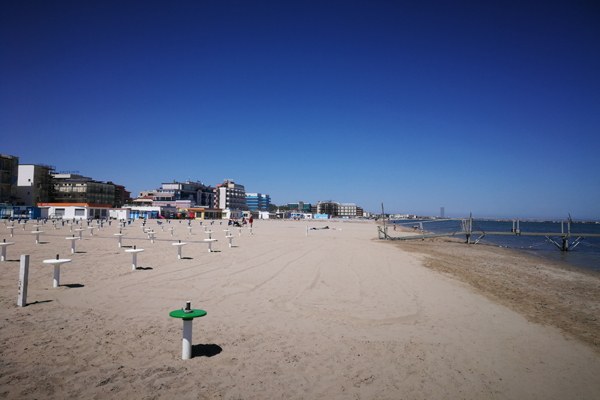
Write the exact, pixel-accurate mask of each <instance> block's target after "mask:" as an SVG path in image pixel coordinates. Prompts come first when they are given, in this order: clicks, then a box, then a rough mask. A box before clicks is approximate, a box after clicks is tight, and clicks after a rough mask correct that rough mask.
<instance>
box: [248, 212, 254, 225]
mask: <svg viewBox="0 0 600 400" xmlns="http://www.w3.org/2000/svg"><path fill="white" fill-rule="evenodd" d="M248 222H249V223H250V228H252V224H253V223H254V218H252V215H251V216H250V218H249V219H248Z"/></svg>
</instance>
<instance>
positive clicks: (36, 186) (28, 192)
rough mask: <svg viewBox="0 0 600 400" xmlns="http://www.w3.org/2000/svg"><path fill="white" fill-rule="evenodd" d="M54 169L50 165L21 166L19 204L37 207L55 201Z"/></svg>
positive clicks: (18, 180)
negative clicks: (39, 204)
mask: <svg viewBox="0 0 600 400" xmlns="http://www.w3.org/2000/svg"><path fill="white" fill-rule="evenodd" d="M53 173H54V167H51V166H49V165H41V164H40V165H37V164H19V174H18V175H19V176H18V179H17V197H18V200H17V203H18V204H19V205H24V206H35V205H37V204H38V203H48V202H51V201H53V200H54V183H53V180H52V174H53Z"/></svg>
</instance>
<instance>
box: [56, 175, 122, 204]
mask: <svg viewBox="0 0 600 400" xmlns="http://www.w3.org/2000/svg"><path fill="white" fill-rule="evenodd" d="M52 177H53V179H54V202H55V203H77V204H108V205H110V206H111V207H112V206H113V205H114V202H115V185H114V184H112V183H106V182H100V181H96V180H93V179H92V178H89V177H87V176H82V175H79V174H71V173H65V174H53V175H52Z"/></svg>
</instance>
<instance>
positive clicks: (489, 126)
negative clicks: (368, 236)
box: [0, 1, 600, 219]
mask: <svg viewBox="0 0 600 400" xmlns="http://www.w3.org/2000/svg"><path fill="white" fill-rule="evenodd" d="M417 3H418V4H417ZM488 3H489V4H488ZM492 3H494V4H492ZM0 35H1V38H0V39H1V40H0V70H1V71H2V74H1V77H0V133H1V136H2V144H1V146H0V152H2V153H5V154H13V155H17V156H19V157H20V159H21V162H23V163H44V164H51V165H54V166H56V168H57V170H78V171H80V172H81V173H82V174H84V175H87V176H92V177H93V178H95V179H99V180H112V181H115V182H117V183H121V184H124V185H126V187H127V188H128V189H129V190H131V191H132V192H133V193H137V192H139V191H140V190H145V189H152V188H156V187H158V186H160V183H161V182H167V181H172V180H174V179H175V180H186V179H191V180H200V181H202V182H204V183H206V184H211V185H215V184H217V183H219V182H221V181H222V180H223V179H225V178H229V179H234V180H235V181H236V182H238V183H241V184H243V185H245V187H246V190H247V191H251V192H262V193H268V194H270V195H271V198H272V201H273V202H274V203H276V204H283V203H287V202H294V201H297V200H303V201H307V202H316V201H318V200H328V199H332V200H336V201H341V202H355V203H357V204H358V205H360V206H362V207H364V208H365V209H366V210H368V211H378V210H380V207H381V203H382V202H383V203H384V205H385V207H386V211H389V212H402V213H418V214H427V215H436V214H438V213H439V209H440V207H441V206H444V207H445V209H446V214H447V215H451V216H464V215H466V214H468V213H469V212H471V211H472V212H473V213H474V215H476V216H481V217H493V216H497V217H564V216H566V215H567V213H569V212H570V213H571V214H572V215H573V216H574V217H577V218H596V219H600V173H599V171H600V157H599V153H600V130H599V127H600V72H599V71H600V6H598V4H597V3H594V2H591V1H589V2H585V1H565V2H531V3H529V2H526V1H525V2H524V1H518V2H517V1H515V2H480V1H477V2H430V1H424V2H402V1H268V2H267V1H174V2H168V1H162V2H159V1H138V2H133V1H51V2H49V1H5V2H2V4H1V5H0Z"/></svg>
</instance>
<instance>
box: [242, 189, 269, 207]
mask: <svg viewBox="0 0 600 400" xmlns="http://www.w3.org/2000/svg"><path fill="white" fill-rule="evenodd" d="M246 205H247V206H248V210H250V211H269V206H270V205H271V197H270V196H269V195H268V194H263V193H246Z"/></svg>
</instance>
